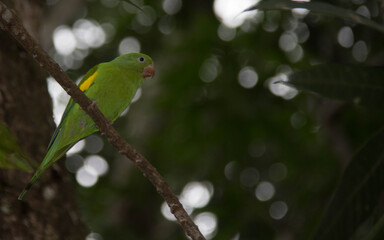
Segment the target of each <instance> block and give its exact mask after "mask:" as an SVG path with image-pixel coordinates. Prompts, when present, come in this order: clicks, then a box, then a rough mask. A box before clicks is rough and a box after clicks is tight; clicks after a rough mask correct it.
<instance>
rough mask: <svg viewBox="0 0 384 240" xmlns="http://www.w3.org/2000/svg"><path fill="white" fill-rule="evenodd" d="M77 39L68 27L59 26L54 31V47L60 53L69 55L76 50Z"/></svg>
mask: <svg viewBox="0 0 384 240" xmlns="http://www.w3.org/2000/svg"><path fill="white" fill-rule="evenodd" d="M76 44H77V42H76V38H75V35H74V34H73V32H72V30H71V28H70V27H68V26H64V25H62V26H59V27H57V28H56V29H55V30H54V31H53V45H54V46H55V49H56V51H57V52H58V53H60V54H62V55H69V54H71V53H72V52H73V51H74V50H75V49H76Z"/></svg>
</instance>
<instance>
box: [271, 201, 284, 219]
mask: <svg viewBox="0 0 384 240" xmlns="http://www.w3.org/2000/svg"><path fill="white" fill-rule="evenodd" d="M287 212H288V206H287V204H286V203H285V202H283V201H276V202H274V203H272V204H271V206H270V208H269V215H270V216H271V218H273V219H275V220H280V219H282V218H284V216H285V215H286V214H287Z"/></svg>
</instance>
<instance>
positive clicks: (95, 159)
mask: <svg viewBox="0 0 384 240" xmlns="http://www.w3.org/2000/svg"><path fill="white" fill-rule="evenodd" d="M84 168H85V169H86V170H87V171H88V172H89V173H91V174H93V175H96V176H102V175H104V174H106V173H107V172H108V168H109V165H108V163H107V161H105V159H104V158H102V157H101V156H99V155H90V156H88V157H86V158H85V160H84Z"/></svg>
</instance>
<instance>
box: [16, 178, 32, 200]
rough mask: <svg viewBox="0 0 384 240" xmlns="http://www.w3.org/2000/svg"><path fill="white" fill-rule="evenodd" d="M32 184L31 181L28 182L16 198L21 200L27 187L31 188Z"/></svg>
mask: <svg viewBox="0 0 384 240" xmlns="http://www.w3.org/2000/svg"><path fill="white" fill-rule="evenodd" d="M32 185H33V183H32V182H30V183H28V185H27V186H26V187H25V188H24V189H23V191H22V192H21V193H20V195H19V197H18V198H17V199H18V200H23V197H24V195H25V194H26V193H27V192H28V190H29V189H31V187H32Z"/></svg>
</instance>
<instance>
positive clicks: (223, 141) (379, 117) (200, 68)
mask: <svg viewBox="0 0 384 240" xmlns="http://www.w3.org/2000/svg"><path fill="white" fill-rule="evenodd" d="M53 2H54V1H53ZM132 2H135V4H137V5H138V6H140V7H141V8H142V9H143V10H144V12H141V11H140V10H138V9H136V8H135V7H133V6H127V5H129V3H124V1H119V0H113V1H112V0H110V1H109V0H100V1H97V0H90V1H86V4H85V5H84V6H83V8H80V9H79V10H78V11H79V15H78V18H84V19H89V20H95V21H97V22H98V23H100V24H101V25H103V24H110V25H108V26H111V25H112V28H110V27H109V28H108V29H109V30H111V29H112V31H111V33H112V35H110V38H109V41H108V42H107V43H106V44H104V45H102V46H101V47H99V48H94V49H91V50H89V52H88V56H87V57H86V58H85V59H84V61H83V62H82V64H81V66H78V67H76V68H73V69H71V68H70V69H69V70H68V72H69V73H70V74H71V76H73V78H74V79H77V78H78V77H79V76H81V75H83V74H84V73H85V72H86V71H87V70H88V69H90V68H91V67H92V66H93V65H95V64H97V63H99V62H102V61H108V60H110V59H113V58H114V57H116V56H117V55H118V46H119V44H120V43H121V41H122V40H123V39H124V38H126V37H135V38H136V39H138V40H139V42H140V45H141V52H143V53H146V54H148V55H150V56H151V57H152V58H153V59H154V61H155V68H156V77H155V78H154V79H152V80H147V81H145V82H144V84H143V92H142V96H141V98H140V99H139V101H138V102H135V103H134V104H132V105H131V106H130V109H129V112H128V114H127V115H125V116H124V117H122V118H120V119H119V120H117V122H116V124H115V126H116V127H117V128H118V130H119V132H120V133H121V134H123V135H124V136H125V138H126V139H127V140H128V141H129V142H130V143H131V144H132V145H133V146H135V147H136V148H137V149H138V150H139V151H140V152H142V153H143V154H144V155H145V156H146V157H147V158H148V159H149V160H150V161H151V162H152V163H153V165H155V166H156V167H157V169H158V170H159V172H160V173H161V174H162V175H163V176H164V177H165V179H166V180H167V181H168V183H169V184H170V185H171V188H172V189H173V190H174V191H175V192H176V193H177V194H181V192H182V191H183V188H184V186H185V185H186V184H188V183H190V182H191V181H198V182H202V183H208V185H209V186H212V189H213V195H212V197H211V198H210V201H209V203H208V204H207V205H206V206H204V207H202V208H195V209H194V211H193V212H192V213H191V216H192V217H193V218H195V217H196V216H197V215H198V214H199V213H204V212H211V213H213V214H214V215H215V216H216V217H217V224H218V225H217V228H216V230H215V232H214V233H213V234H212V235H211V237H212V236H213V237H214V239H242V240H243V239H281V240H282V239H287V240H288V239H308V238H310V237H311V236H313V235H314V234H315V232H316V230H317V226H318V224H319V223H320V222H321V219H322V216H323V214H324V211H325V209H326V206H327V203H328V202H329V201H330V199H331V195H332V192H333V191H334V189H335V188H336V186H337V183H338V181H339V179H340V176H341V173H342V170H343V169H344V167H345V166H346V165H347V163H348V161H349V160H350V159H351V157H352V156H353V154H354V153H355V152H357V149H359V148H360V147H361V146H362V145H363V144H364V142H365V141H366V140H367V139H368V137H369V136H371V135H372V134H373V133H374V132H376V131H377V129H379V128H380V127H381V126H382V123H383V120H384V114H383V112H382V111H380V109H367V108H364V107H361V106H355V105H353V104H350V103H349V104H344V103H340V102H338V101H330V100H325V99H323V98H320V97H317V96H313V95H307V94H298V95H297V96H296V95H295V94H296V93H295V92H289V91H291V90H287V89H286V88H283V87H284V86H282V85H279V84H273V82H275V81H279V80H281V78H282V77H284V76H285V77H286V76H287V74H288V73H291V72H293V71H295V70H299V69H304V68H309V67H311V66H313V65H316V64H318V63H329V62H331V63H337V64H359V65H360V64H361V65H382V64H383V60H384V45H383V44H382V42H383V40H384V39H383V36H382V34H381V33H379V32H377V31H374V30H372V29H371V28H368V27H365V26H363V25H356V24H355V23H354V22H353V21H352V22H351V21H345V20H343V19H339V18H333V17H330V16H326V15H318V14H314V13H298V12H297V11H266V12H258V13H257V14H256V15H255V16H253V17H252V18H249V19H248V20H246V21H245V22H244V23H243V24H242V25H241V26H239V27H237V28H235V29H230V28H228V27H225V26H224V25H223V24H222V23H221V22H220V21H219V20H218V18H217V17H216V16H215V14H214V12H213V2H211V1H203V0H201V1H182V8H181V9H180V11H178V12H176V13H173V14H167V13H166V12H165V11H164V7H163V3H165V2H171V3H174V4H175V3H177V2H179V1H145V2H143V1H132ZM126 4H127V5H126ZM332 4H334V5H335V6H338V7H339V8H343V9H349V10H351V11H356V10H358V9H363V10H359V11H360V12H364V11H365V13H366V10H368V13H369V14H370V18H371V20H372V21H375V22H381V21H382V19H381V18H382V16H381V13H380V2H377V1H373V0H367V1H344V0H339V1H332ZM361 7H363V8H361ZM148 16H149V17H148ZM146 17H148V18H149V20H148V19H147V18H146ZM143 18H144V20H145V19H146V20H145V21H144V23H145V24H143V21H142V20H143ZM344 19H345V18H344ZM76 20H77V19H73V22H75V21H76ZM147 20H148V21H147ZM71 24H72V23H68V25H71ZM344 27H348V28H347V31H349V29H350V30H352V34H353V35H352V40H351V39H349V40H351V41H352V44H351V45H350V46H349V45H348V44H346V45H345V44H344V45H345V46H344V47H343V46H342V44H341V43H340V41H343V39H341V40H340V35H341V30H342V29H343V28H344ZM164 29H165V30H164ZM344 29H345V28H344ZM220 34H221V35H220ZM231 34H232V35H233V34H235V35H234V37H233V38H232V37H231ZM219 35H220V36H221V37H220V36H219ZM223 39H224V40H223ZM292 43H293V45H292ZM361 46H363V48H361ZM364 46H365V48H366V56H365V57H364V54H363V53H364V51H363V52H362V50H361V49H363V50H364ZM359 49H360V51H358V50H359ZM51 52H54V51H53V50H51ZM362 55H363V56H362ZM244 67H252V69H254V71H255V72H256V73H257V76H258V80H257V83H256V85H255V86H253V85H252V86H251V87H244V85H243V84H241V81H239V73H240V72H241V70H242V69H244ZM327 78H328V77H327ZM319 79H320V78H319ZM356 81H357V80H356ZM338 91H339V90H338ZM284 93H289V94H290V95H289V94H288V95H287V94H285V95H284ZM104 141H105V140H104ZM88 154H89V153H88V152H87V151H83V152H81V155H82V156H83V157H85V156H87V155H88ZM98 154H100V155H102V156H103V157H104V158H105V159H107V160H108V163H109V164H110V166H109V172H108V173H107V175H106V176H104V177H101V178H100V179H99V182H98V183H97V184H96V185H95V186H93V187H91V188H84V187H81V186H78V193H79V203H80V207H81V209H82V210H83V212H84V215H85V219H86V221H87V223H88V224H89V226H90V229H91V230H92V231H94V232H97V233H100V234H101V235H102V236H103V238H104V239H186V238H185V237H184V234H183V233H182V231H181V228H180V227H179V226H178V225H177V224H176V223H175V222H172V221H169V220H167V219H165V218H164V217H163V215H162V213H161V210H160V208H161V205H162V203H163V200H162V199H161V198H160V197H159V196H158V195H157V193H156V191H155V189H154V188H153V187H152V185H151V184H150V183H149V182H148V181H147V180H146V179H145V178H144V177H143V176H142V175H141V174H140V172H139V171H138V170H137V169H135V168H134V167H133V165H132V164H131V163H130V162H129V161H128V160H127V159H124V158H122V157H121V156H120V155H119V154H118V152H117V151H116V150H115V149H113V148H112V147H111V146H110V145H109V144H106V145H105V147H104V148H103V150H102V151H101V152H100V153H98ZM255 169H256V171H254V170H255ZM250 172H251V173H254V175H251V176H249V175H247V173H250ZM256 173H257V174H256ZM256 175H257V176H256ZM255 176H256V177H257V178H256V177H255ZM255 179H256V180H255ZM356 181H359V180H358V179H357V180H356ZM261 183H270V184H272V186H273V187H274V190H275V192H274V194H272V196H271V197H270V198H268V199H267V200H265V201H260V200H259V199H260V198H259V197H257V194H256V193H257V189H258V188H259V187H260V185H261ZM380 187H381V186H379V189H382V188H380ZM361 194H363V193H361ZM282 202H283V203H285V204H286V207H287V209H288V210H287V212H286V214H283V215H281V216H282V218H281V219H280V217H278V216H276V215H274V211H275V210H274V209H275V208H274V206H281V204H280V203H282ZM279 204H280V205H279ZM277 210H279V209H277ZM355 210H356V209H353V206H351V209H349V210H347V209H346V210H345V211H351V212H354V211H355ZM280 212H281V211H280Z"/></svg>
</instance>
